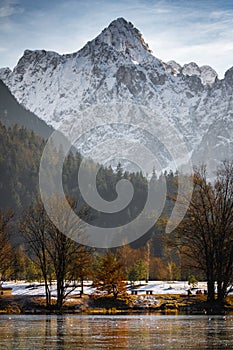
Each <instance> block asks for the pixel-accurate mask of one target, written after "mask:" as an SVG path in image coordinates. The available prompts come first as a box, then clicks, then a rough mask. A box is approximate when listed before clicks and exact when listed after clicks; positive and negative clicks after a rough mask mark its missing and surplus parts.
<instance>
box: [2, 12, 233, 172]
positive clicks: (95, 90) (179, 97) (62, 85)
mask: <svg viewBox="0 0 233 350" xmlns="http://www.w3.org/2000/svg"><path fill="white" fill-rule="evenodd" d="M0 78H2V79H3V81H4V82H5V84H6V85H7V86H8V87H9V89H10V90H11V92H12V94H13V95H14V96H15V97H16V98H17V100H18V101H19V102H20V103H22V104H23V105H24V106H25V107H26V108H28V109H29V110H31V111H32V112H34V113H35V114H36V115H38V116H39V117H40V118H41V119H43V120H45V121H46V123H48V124H50V125H52V126H53V127H54V128H55V129H56V128H59V127H61V126H62V125H65V126H66V127H67V126H70V127H72V125H73V124H74V123H76V122H78V123H87V124H90V125H91V124H92V120H93V118H94V116H93V115H90V116H86V115H84V114H83V111H84V110H86V109H87V108H89V107H90V106H101V105H104V106H111V108H113V109H112V113H118V111H117V107H116V106H117V105H118V104H123V108H122V110H121V114H122V115H121V119H122V122H124V115H127V113H129V110H130V107H129V106H132V105H137V106H143V107H145V108H148V109H149V110H150V111H152V112H153V118H154V119H153V123H154V125H155V124H156V123H157V121H159V120H161V119H164V120H167V121H168V123H169V124H170V125H172V126H173V127H174V128H175V129H176V130H177V132H178V133H180V134H181V135H183V137H184V140H185V142H186V143H187V147H188V149H189V150H190V154H192V160H193V162H194V163H195V164H197V163H202V162H204V163H205V162H208V161H209V159H210V158H211V159H213V166H214V165H216V164H217V163H218V162H219V161H220V160H222V158H223V156H224V158H227V157H228V156H231V154H232V145H233V137H232V135H233V133H232V126H231V124H232V122H231V121H232V116H233V101H232V95H233V68H230V69H229V70H228V71H227V72H226V73H225V77H224V79H222V80H220V79H218V77H217V73H216V72H215V71H214V70H213V69H212V68H211V67H209V66H202V67H199V66H198V65H197V64H196V63H194V62H191V63H189V64H186V65H184V66H183V67H182V66H181V65H179V64H177V63H176V62H168V63H165V62H162V61H161V60H160V59H158V58H156V57H155V56H153V55H152V53H151V50H150V49H149V46H148V45H147V44H145V41H144V39H143V37H142V35H141V33H140V31H139V30H138V29H136V28H135V27H134V26H133V25H132V24H131V23H130V22H127V21H126V20H125V19H123V18H119V19H117V20H115V21H113V22H112V23H111V24H110V25H109V26H108V27H107V28H105V29H104V30H103V31H102V32H101V33H100V34H99V35H98V36H97V37H96V38H95V39H93V40H92V41H89V42H88V43H87V44H86V45H85V46H84V47H83V48H82V49H81V50H79V51H77V52H75V53H73V54H66V55H59V54H57V53H54V52H51V51H45V50H35V51H30V50H26V51H25V52H24V55H23V56H22V57H21V59H20V60H19V62H18V64H17V65H16V67H15V68H14V70H13V72H11V71H9V69H1V70H0ZM112 106H115V107H112ZM137 117H138V116H135V121H136V120H138V118H137ZM221 120H222V121H224V122H221ZM219 127H220V129H221V127H222V128H223V130H221V135H220V133H219ZM216 128H217V129H216ZM104 132H105V131H104V129H103V133H104ZM110 134H111V132H110ZM128 137H129V138H130V137H131V138H134V134H133V133H131V134H129V135H128ZM137 137H138V134H137ZM88 140H89V142H90V143H91V144H92V145H93V147H94V146H95V143H96V139H95V135H94V134H93V135H92V136H90V137H89V139H88ZM84 143H85V142H84ZM84 143H83V144H81V145H80V149H81V150H82V148H84V146H85V145H84ZM210 144H212V146H213V147H212V148H211V149H209V148H208V147H209V145H210ZM206 150H208V152H206ZM155 151H156V150H155ZM207 154H208V157H207ZM167 166H169V160H168V159H167Z"/></svg>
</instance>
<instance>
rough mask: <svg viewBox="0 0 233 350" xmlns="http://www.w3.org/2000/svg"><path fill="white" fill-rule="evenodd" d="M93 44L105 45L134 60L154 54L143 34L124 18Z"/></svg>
mask: <svg viewBox="0 0 233 350" xmlns="http://www.w3.org/2000/svg"><path fill="white" fill-rule="evenodd" d="M93 42H94V44H95V45H98V44H101V43H105V44H107V45H108V46H110V47H111V48H112V49H114V50H116V51H118V52H120V53H122V54H124V55H125V56H127V57H129V58H131V59H132V60H141V59H142V58H143V57H144V56H145V55H147V54H148V53H151V52H152V51H151V50H150V49H149V46H148V45H147V44H146V43H145V40H144V39H143V36H142V34H141V32H140V31H139V30H138V29H137V28H135V27H134V25H133V24H132V23H131V22H127V21H126V20H125V19H124V18H118V19H116V20H114V21H113V22H111V23H110V25H109V26H108V27H107V28H105V29H104V30H103V31H102V32H101V33H100V34H99V35H98V36H97V38H96V39H94V40H93Z"/></svg>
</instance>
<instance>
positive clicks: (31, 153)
mask: <svg viewBox="0 0 233 350" xmlns="http://www.w3.org/2000/svg"><path fill="white" fill-rule="evenodd" d="M43 147H44V141H43V140H42V139H41V138H40V137H39V136H37V135H36V134H35V133H34V132H33V131H29V130H27V129H25V128H19V127H18V126H13V127H9V128H7V127H5V126H3V125H2V124H0V207H1V209H3V210H6V209H13V210H14V212H15V214H16V215H17V214H19V213H20V212H21V210H23V209H24V208H27V207H28V206H29V205H30V204H31V203H33V201H34V200H35V199H36V198H37V196H38V169H39V163H40V157H41V154H42V150H43Z"/></svg>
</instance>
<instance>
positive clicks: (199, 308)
mask: <svg viewBox="0 0 233 350" xmlns="http://www.w3.org/2000/svg"><path fill="white" fill-rule="evenodd" d="M155 299H156V300H155ZM152 300H155V301H154V302H152ZM57 312H58V311H57V310H56V308H55V300H54V301H53V303H52V305H51V308H50V309H49V310H48V309H46V307H45V299H44V298H41V297H40V298H39V297H30V296H1V297H0V314H47V313H57ZM148 312H150V313H161V314H179V313H188V314H209V313H215V314H223V313H232V312H233V296H232V295H231V296H228V297H227V299H226V303H225V305H221V306H218V305H209V304H208V303H207V300H206V296H205V295H192V296H189V297H188V296H186V295H177V294H176V295H171V294H163V295H153V298H148V297H145V296H143V297H142V296H134V295H126V296H119V297H118V298H117V299H114V298H113V297H112V296H102V297H94V298H90V297H89V296H87V295H84V296H83V297H82V298H72V299H68V300H67V301H66V302H65V303H64V306H63V309H62V310H60V311H59V313H70V314H76V313H84V314H122V313H124V314H131V313H133V314H134V313H148Z"/></svg>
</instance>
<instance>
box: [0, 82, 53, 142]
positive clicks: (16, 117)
mask: <svg viewBox="0 0 233 350" xmlns="http://www.w3.org/2000/svg"><path fill="white" fill-rule="evenodd" d="M0 121H1V122H2V124H4V125H6V126H14V125H15V124H17V125H19V126H23V127H26V128H27V129H29V130H32V131H34V132H35V133H36V134H38V135H40V136H41V137H43V138H47V137H48V136H49V135H50V134H51V133H52V131H53V128H52V127H49V126H48V125H47V124H46V123H45V122H44V121H43V120H41V119H40V118H38V117H37V116H36V115H35V114H33V113H31V112H29V111H28V110H26V109H25V108H24V107H23V106H22V105H20V104H19V103H18V102H17V100H16V99H15V97H14V96H13V95H12V94H11V92H10V90H9V89H8V88H7V86H6V85H5V84H4V83H3V82H2V80H0Z"/></svg>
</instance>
